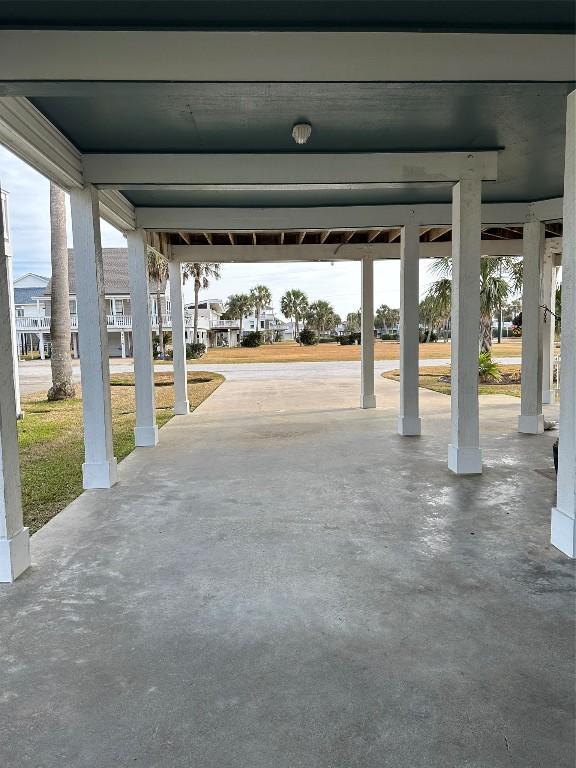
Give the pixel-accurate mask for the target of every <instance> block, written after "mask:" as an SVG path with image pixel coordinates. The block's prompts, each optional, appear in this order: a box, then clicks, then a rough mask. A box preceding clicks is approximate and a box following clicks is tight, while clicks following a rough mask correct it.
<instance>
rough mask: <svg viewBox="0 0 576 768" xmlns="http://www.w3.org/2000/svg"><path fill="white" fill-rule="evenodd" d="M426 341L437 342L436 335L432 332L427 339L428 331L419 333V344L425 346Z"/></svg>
mask: <svg viewBox="0 0 576 768" xmlns="http://www.w3.org/2000/svg"><path fill="white" fill-rule="evenodd" d="M427 341H438V334H437V333H435V332H434V331H432V333H431V334H430V339H428V331H420V344H425V343H426V342H427Z"/></svg>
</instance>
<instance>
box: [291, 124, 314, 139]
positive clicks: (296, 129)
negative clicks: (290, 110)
mask: <svg viewBox="0 0 576 768" xmlns="http://www.w3.org/2000/svg"><path fill="white" fill-rule="evenodd" d="M311 133H312V126H311V125H310V123H295V124H294V125H293V126H292V138H293V139H294V141H295V142H296V144H306V142H307V141H308V139H309V138H310V134H311Z"/></svg>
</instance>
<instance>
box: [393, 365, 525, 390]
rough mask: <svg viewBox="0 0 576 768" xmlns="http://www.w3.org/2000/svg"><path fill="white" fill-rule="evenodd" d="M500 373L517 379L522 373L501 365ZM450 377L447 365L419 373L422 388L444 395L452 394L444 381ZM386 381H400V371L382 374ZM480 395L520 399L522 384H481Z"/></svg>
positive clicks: (479, 386)
mask: <svg viewBox="0 0 576 768" xmlns="http://www.w3.org/2000/svg"><path fill="white" fill-rule="evenodd" d="M499 368H500V372H501V373H502V374H504V375H507V376H508V377H512V378H516V377H517V376H518V375H519V373H520V366H519V365H500V366H499ZM449 375H450V367H449V366H447V365H437V366H430V367H427V368H420V370H419V372H418V378H419V383H420V386H421V387H423V388H424V389H431V390H433V391H434V392H440V393H441V394H443V395H449V394H450V391H451V390H450V382H449V381H444V380H443V379H444V377H446V376H449ZM382 376H383V377H384V378H385V379H392V380H393V381H400V371H399V370H394V371H386V372H385V373H383V374H382ZM478 394H479V395H510V396H512V397H520V384H519V383H506V382H502V383H500V384H498V383H494V384H479V385H478Z"/></svg>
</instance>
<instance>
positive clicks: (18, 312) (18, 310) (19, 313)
mask: <svg viewBox="0 0 576 768" xmlns="http://www.w3.org/2000/svg"><path fill="white" fill-rule="evenodd" d="M16 317H24V307H16Z"/></svg>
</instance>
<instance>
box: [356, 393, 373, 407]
mask: <svg viewBox="0 0 576 768" xmlns="http://www.w3.org/2000/svg"><path fill="white" fill-rule="evenodd" d="M360 408H376V395H362V396H361V398H360Z"/></svg>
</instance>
